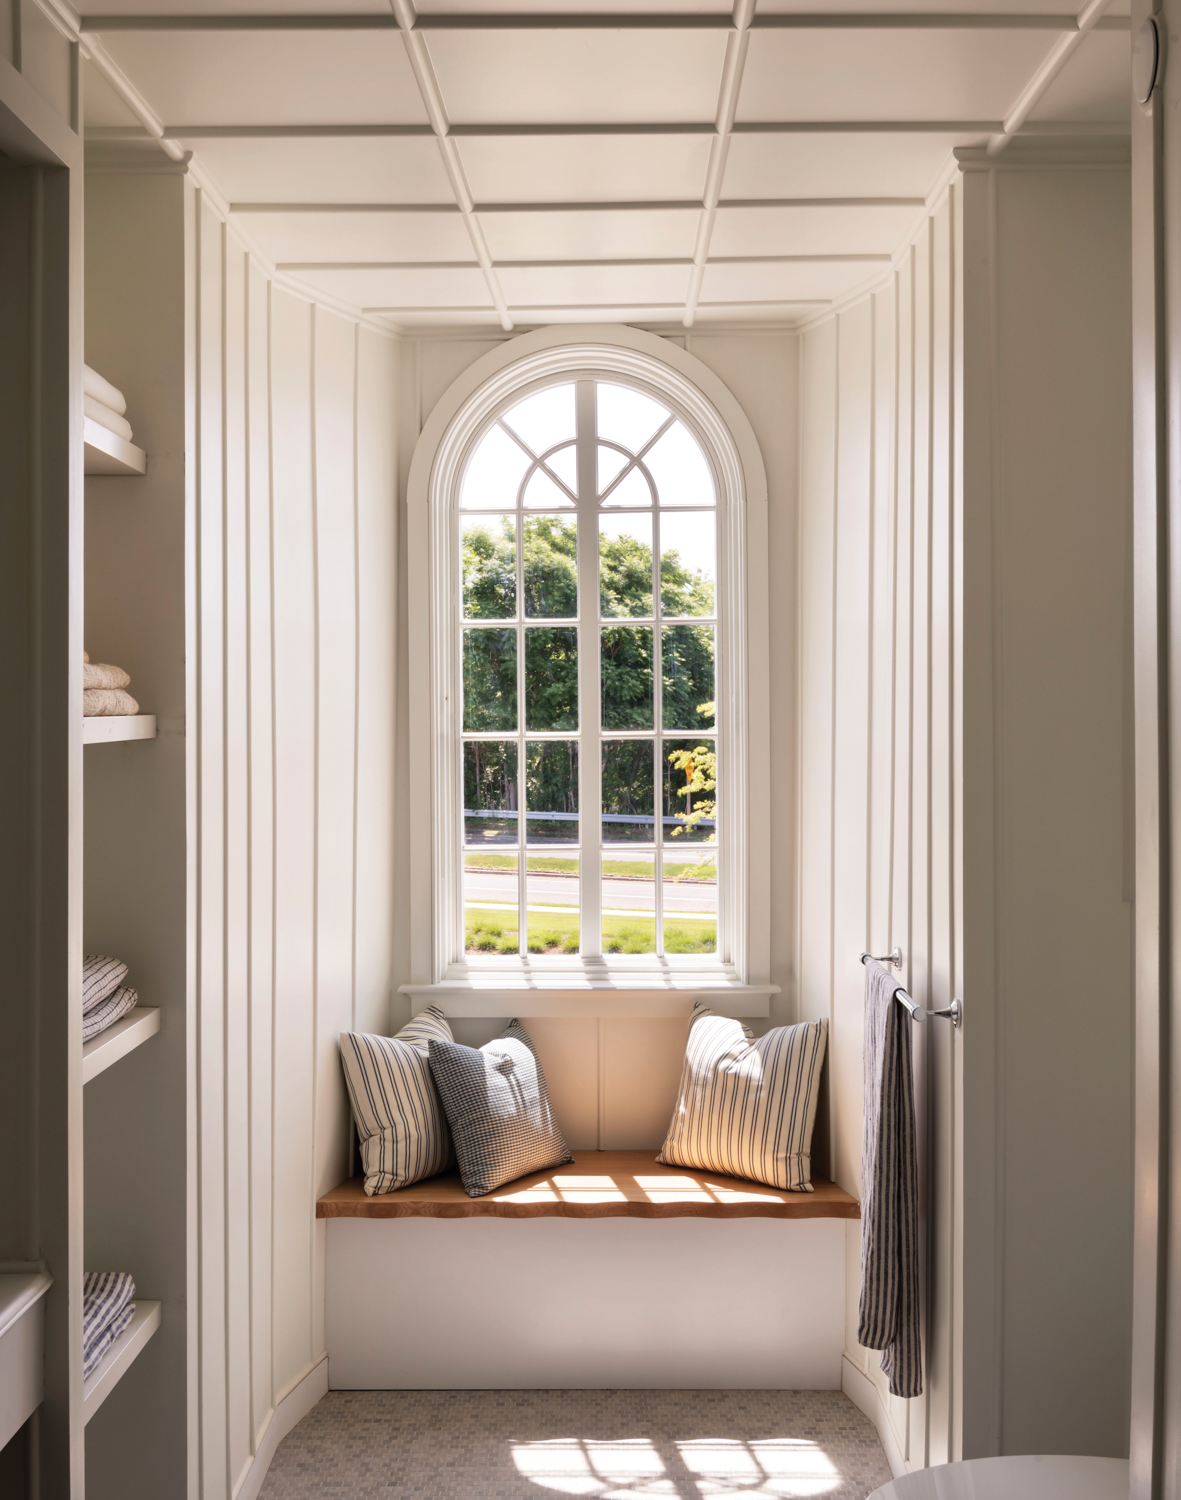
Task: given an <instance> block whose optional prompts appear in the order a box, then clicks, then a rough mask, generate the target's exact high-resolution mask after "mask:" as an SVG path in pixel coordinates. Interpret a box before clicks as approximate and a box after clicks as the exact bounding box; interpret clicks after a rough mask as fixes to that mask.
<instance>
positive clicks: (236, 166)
mask: <svg viewBox="0 0 1181 1500" xmlns="http://www.w3.org/2000/svg"><path fill="white" fill-rule="evenodd" d="M181 144H182V145H183V146H188V147H190V148H191V149H193V150H195V151H197V152H198V153H199V155H200V159H201V162H202V164H203V165H204V166H205V167H206V168H207V169H208V171H209V173H210V174H211V176H212V177H213V178H214V180H215V181H216V182H217V184H218V186H219V187H220V188H221V190H222V192H223V193H224V194H225V196H226V198H228V199H229V200H230V201H231V202H232V203H450V204H454V202H455V195H454V194H453V193H452V191H451V184H450V183H449V182H448V180H447V174H446V172H445V171H444V170H443V163H442V160H441V159H440V156H439V148H438V145H437V144H436V143H435V141H434V140H432V139H430V138H429V137H426V138H421V139H419V138H411V139H409V140H397V139H392V140H391V139H385V140H239V141H218V140H212V141H211V140H200V141H183V140H182V142H181Z"/></svg>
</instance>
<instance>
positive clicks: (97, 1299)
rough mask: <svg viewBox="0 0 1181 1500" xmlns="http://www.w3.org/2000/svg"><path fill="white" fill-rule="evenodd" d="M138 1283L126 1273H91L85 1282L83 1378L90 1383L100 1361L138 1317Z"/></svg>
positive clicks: (83, 1300) (83, 1302)
mask: <svg viewBox="0 0 1181 1500" xmlns="http://www.w3.org/2000/svg"><path fill="white" fill-rule="evenodd" d="M134 1296H135V1282H134V1281H133V1280H132V1279H131V1277H130V1276H129V1275H128V1274H127V1272H126V1271H87V1273H86V1275H85V1276H84V1277H83V1278H82V1378H83V1379H84V1380H89V1379H90V1377H91V1376H92V1375H93V1374H94V1372H95V1370H96V1369H97V1368H98V1364H99V1361H100V1360H101V1359H102V1357H103V1355H104V1354H105V1353H106V1352H107V1350H108V1349H109V1348H110V1347H111V1345H112V1344H113V1343H114V1342H115V1340H116V1339H117V1338H118V1337H119V1335H120V1334H121V1333H124V1332H126V1330H127V1328H128V1327H129V1326H130V1324H131V1320H132V1318H133V1317H134V1316H135V1303H134V1302H133V1301H132V1300H131V1299H132V1298H133V1297H134Z"/></svg>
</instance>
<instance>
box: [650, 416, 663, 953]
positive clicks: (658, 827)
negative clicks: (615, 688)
mask: <svg viewBox="0 0 1181 1500" xmlns="http://www.w3.org/2000/svg"><path fill="white" fill-rule="evenodd" d="M649 446H651V445H649ZM662 604H663V600H662V598H661V594H660V511H659V509H658V508H657V507H655V506H654V507H653V511H652V723H653V725H654V726H655V729H656V746H655V751H654V754H655V757H656V764H655V766H654V767H653V776H654V778H655V791H656V807H655V808H654V812H655V821H654V822H653V824H652V841H653V844H654V845H655V848H654V850H653V854H652V897H653V908H652V910H653V926H654V927H655V929H656V932H655V936H656V952H657V954H658V955H659V956H660V957H661V958H663V957H664V878H663V877H664V781H663V776H664V759H663V754H662V751H661V740H660V736H661V733H662V732H663V730H664V637H663V635H662V633H661V615H662Z"/></svg>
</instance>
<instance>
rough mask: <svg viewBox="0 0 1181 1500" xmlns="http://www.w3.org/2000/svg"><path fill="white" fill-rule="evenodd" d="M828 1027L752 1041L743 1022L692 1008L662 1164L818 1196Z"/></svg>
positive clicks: (792, 1029) (779, 1029)
mask: <svg viewBox="0 0 1181 1500" xmlns="http://www.w3.org/2000/svg"><path fill="white" fill-rule="evenodd" d="M827 1031H828V1022H827V1021H808V1022H805V1023H804V1024H803V1025H800V1026H776V1027H774V1028H772V1030H770V1031H768V1032H767V1034H766V1035H765V1036H761V1037H757V1038H753V1037H752V1036H751V1034H750V1032H749V1031H748V1030H747V1029H746V1027H745V1026H743V1024H742V1022H741V1021H732V1020H730V1019H728V1018H727V1017H726V1016H718V1015H715V1014H714V1013H713V1011H712V1010H710V1008H709V1006H708V1005H705V1004H703V1003H702V1002H701V1001H700V1000H699V1001H698V1002H697V1004H696V1005H694V1007H693V1018H692V1020H691V1021H690V1023H689V1040H688V1042H687V1043H686V1045H685V1066H684V1069H683V1071H682V1073H681V1091H680V1096H679V1097H678V1099H677V1107H676V1109H675V1110H674V1111H673V1117H672V1122H671V1123H670V1125H669V1127H668V1138H667V1139H666V1140H665V1143H664V1145H663V1146H662V1147H661V1149H660V1155H659V1156H658V1157H657V1160H658V1161H660V1162H663V1163H664V1164H665V1166H669V1167H693V1168H697V1169H699V1170H701V1171H706V1172H725V1173H726V1174H727V1175H729V1176H731V1177H747V1178H749V1179H751V1181H753V1182H765V1183H766V1184H767V1186H768V1187H777V1188H788V1189H793V1190H795V1191H798V1192H805V1193H810V1192H811V1191H812V1182H811V1177H812V1158H811V1150H812V1126H813V1125H814V1124H815V1122H816V1099H817V1094H818V1092H819V1087H820V1067H821V1064H822V1063H823V1061H824V1043H825V1037H826V1035H827Z"/></svg>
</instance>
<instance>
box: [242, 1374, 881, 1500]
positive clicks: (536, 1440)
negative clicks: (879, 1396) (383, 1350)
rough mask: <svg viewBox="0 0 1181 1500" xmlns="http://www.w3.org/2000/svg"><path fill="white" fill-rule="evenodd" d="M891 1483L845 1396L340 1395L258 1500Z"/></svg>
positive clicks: (502, 1497)
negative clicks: (888, 1481)
mask: <svg viewBox="0 0 1181 1500" xmlns="http://www.w3.org/2000/svg"><path fill="white" fill-rule="evenodd" d="M889 1478H890V1470H889V1466H888V1465H887V1463H886V1458H885V1454H884V1453H883V1452H882V1448H881V1444H880V1443H879V1442H878V1435H877V1432H876V1431H875V1430H874V1427H873V1424H872V1423H871V1422H870V1421H869V1419H868V1418H867V1417H865V1416H863V1415H862V1413H861V1412H860V1411H858V1409H857V1408H856V1407H855V1406H854V1405H853V1403H852V1402H851V1401H850V1400H849V1399H848V1397H847V1396H844V1395H842V1394H841V1392H840V1391H331V1392H329V1394H328V1395H327V1396H326V1397H325V1398H324V1399H323V1400H322V1401H321V1402H320V1403H319V1405H317V1406H316V1407H315V1408H314V1410H312V1411H311V1412H310V1413H309V1414H308V1415H307V1416H306V1417H305V1418H304V1420H303V1421H302V1422H301V1423H300V1424H299V1426H298V1427H296V1428H295V1429H294V1430H293V1431H292V1432H291V1433H290V1434H289V1435H288V1437H286V1438H285V1439H284V1440H283V1442H282V1443H280V1445H279V1448H278V1451H277V1452H276V1454H275V1457H274V1460H273V1462H272V1463H271V1467H270V1472H269V1473H268V1475H267V1478H266V1480H265V1482H264V1484H263V1487H262V1491H261V1493H260V1496H259V1500H312V1497H316V1500H320V1497H338V1500H370V1497H381V1500H403V1497H406V1500H409V1497H411V1496H414V1497H420V1496H421V1497H423V1500H544V1497H545V1496H547V1495H552V1496H558V1495H579V1496H595V1497H601V1500H630V1497H633V1496H634V1497H644V1500H715V1497H722V1496H730V1495H735V1496H737V1495H742V1496H749V1497H752V1500H753V1497H767V1500H772V1497H774V1500H787V1497H794V1496H824V1497H826V1500H864V1497H865V1496H866V1495H868V1494H870V1493H871V1491H873V1490H875V1489H876V1488H877V1487H878V1486H879V1485H881V1484H885V1483H886V1481H887V1480H888V1479H889Z"/></svg>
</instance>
